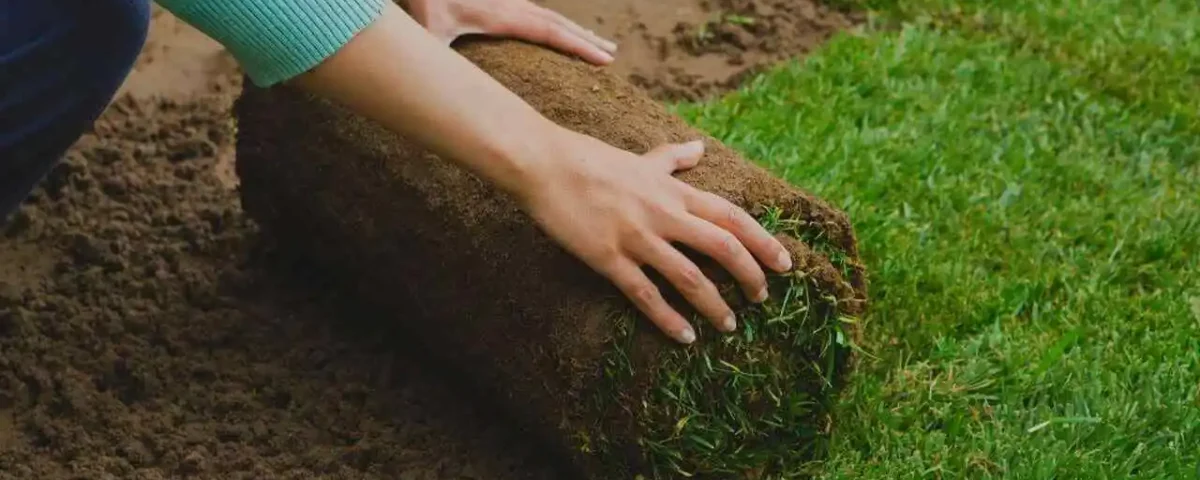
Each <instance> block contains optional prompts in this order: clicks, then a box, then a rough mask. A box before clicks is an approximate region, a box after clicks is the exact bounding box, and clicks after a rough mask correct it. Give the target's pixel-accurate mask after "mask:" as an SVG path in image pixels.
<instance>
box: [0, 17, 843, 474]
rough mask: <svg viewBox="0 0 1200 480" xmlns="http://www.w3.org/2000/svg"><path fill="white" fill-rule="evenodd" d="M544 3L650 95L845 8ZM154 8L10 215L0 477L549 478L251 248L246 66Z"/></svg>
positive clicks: (816, 38)
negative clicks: (614, 46) (239, 121)
mask: <svg viewBox="0 0 1200 480" xmlns="http://www.w3.org/2000/svg"><path fill="white" fill-rule="evenodd" d="M541 3H544V4H546V5H548V6H551V7H553V8H555V9H557V10H559V11H561V12H563V13H565V14H567V15H569V16H571V17H572V18H575V19H577V20H578V21H579V22H580V23H582V24H584V25H585V26H587V27H589V28H594V29H596V30H597V31H599V32H601V33H602V34H605V35H608V36H609V37H610V38H614V39H615V40H617V41H618V43H619V44H620V46H621V47H620V48H621V52H620V53H619V55H618V57H619V58H618V61H617V62H616V63H615V64H614V65H613V66H612V67H611V68H614V69H617V70H618V71H619V72H620V73H622V74H624V75H627V78H630V79H631V80H632V81H634V82H635V83H636V84H638V85H640V86H642V87H644V88H646V89H648V90H649V91H650V92H652V93H653V94H654V95H655V96H656V97H658V98H660V99H663V100H678V99H695V98H701V97H704V96H709V95H713V94H716V93H719V92H721V91H724V90H726V89H728V88H730V87H732V86H735V85H736V84H737V82H738V81H740V80H741V79H743V78H744V77H745V75H747V72H754V71H755V70H756V69H758V68H762V67H763V66H766V65H770V64H771V63H772V62H775V61H778V60H780V59H782V58H785V57H788V56H795V55H801V54H804V53H806V52H808V51H809V50H810V49H812V48H813V47H815V46H817V45H819V44H820V43H821V42H822V41H824V40H825V39H826V38H828V36H829V35H830V34H831V33H833V32H835V31H836V30H838V29H841V28H846V27H848V26H850V25H852V24H853V23H854V20H853V19H851V18H848V17H847V16H845V15H843V14H841V13H838V12H834V11H830V10H828V9H825V8H823V7H819V6H815V5H813V4H811V3H809V2H808V1H807V0H792V1H769V0H721V1H716V2H701V1H697V0H664V1H660V2H650V1H632V0H623V1H613V2H604V5H605V6H604V9H601V7H598V6H595V3H596V2H583V1H579V0H546V1H545V2H541ZM157 15H158V16H157V17H156V19H155V20H154V24H153V28H152V32H151V37H150V40H149V42H148V43H147V45H146V48H145V49H144V52H143V57H142V59H141V61H140V62H139V64H138V66H137V68H136V70H135V72H134V74H133V75H132V76H131V77H130V79H129V81H128V82H127V83H126V85H125V88H124V89H123V92H122V97H121V99H119V100H118V101H117V102H115V103H114V104H113V105H112V106H111V107H110V108H109V109H108V110H107V111H106V112H105V114H104V116H103V117H102V118H101V120H100V121H98V122H97V124H96V126H95V129H94V131H93V132H89V133H88V134H87V135H85V136H84V137H83V138H81V139H80V141H79V142H78V143H77V144H76V145H75V146H74V147H73V148H72V150H71V151H70V152H69V154H68V155H67V156H66V158H65V159H64V161H63V162H62V164H61V165H60V166H59V167H58V168H56V169H55V170H54V171H53V172H52V173H51V175H50V176H49V177H48V178H47V179H46V180H45V181H44V182H43V185H42V186H41V187H40V188H39V190H38V191H37V192H36V193H35V194H34V196H33V197H32V198H31V199H30V200H29V201H28V202H27V203H26V205H25V206H24V207H23V209H22V210H21V212H19V213H18V214H17V215H16V216H15V217H14V218H12V219H11V221H10V222H9V224H8V225H6V226H4V227H0V231H2V233H0V479H7V478H22V479H24V478H30V479H33V478H36V479H59V478H80V479H84V478H86V479H101V478H146V479H153V478H181V477H190V478H214V479H216V478H220V479H226V478H254V479H273V478H355V479H359V478H390V479H411V480H416V479H430V480H433V479H439V480H440V479H494V480H506V479H526V478H529V479H549V478H556V475H555V470H554V468H553V462H552V459H546V458H540V457H539V455H538V452H539V448H538V446H537V445H533V444H531V443H530V442H529V441H528V440H526V439H524V438H521V436H520V435H519V434H517V433H514V430H513V429H512V428H510V426H509V425H506V424H505V423H504V421H502V420H500V419H499V418H498V417H497V415H496V414H495V412H493V411H491V410H489V408H488V407H487V406H486V405H485V404H482V403H478V402H475V401H473V399H471V398H465V397H466V396H465V395H463V394H462V393H461V392H458V391H457V390H455V388H454V387H452V386H450V384H449V383H448V382H447V381H446V380H447V379H445V378H444V377H443V376H441V375H439V373H438V372H437V371H436V368H434V366H430V365H427V364H425V363H423V362H421V361H420V358H418V357H419V356H417V355H412V354H410V353H409V352H407V350H406V348H404V347H403V345H404V344H405V342H404V341H403V339H397V338H395V335H394V333H393V332H390V331H387V330H385V329H382V327H377V326H375V324H373V323H372V322H371V321H370V320H371V316H370V314H369V313H365V312H358V311H354V309H353V308H352V306H351V305H350V302H348V301H347V300H346V299H342V298H338V297H337V296H336V294H332V293H326V292H329V291H331V290H332V289H330V288H329V286H323V285H321V284H320V281H319V279H314V278H311V276H310V275H306V272H305V271H304V270H303V269H302V268H301V267H295V266H286V265H280V264H278V263H277V262H276V261H275V260H274V259H272V258H271V257H270V256H269V255H265V254H263V253H262V252H259V251H258V250H257V245H258V244H257V242H256V240H257V235H256V229H255V227H254V225H252V224H251V223H250V222H248V221H247V220H246V219H245V217H244V215H243V214H242V211H241V208H240V205H239V201H238V197H237V192H236V191H235V190H234V186H235V184H236V179H235V178H234V177H233V175H232V169H231V168H230V166H231V162H232V161H233V130H232V127H231V116H230V113H229V108H230V103H231V101H232V99H233V95H235V94H236V92H237V91H238V88H239V81H240V79H239V75H238V72H237V68H236V64H235V63H234V62H232V61H231V60H230V59H229V57H228V55H226V54H225V53H224V52H222V50H221V49H220V48H219V46H217V45H215V44H214V43H212V42H211V41H210V40H208V39H206V38H204V37H203V36H202V35H200V34H198V33H196V32H195V31H194V30H192V29H191V28H190V27H187V26H186V25H183V24H181V23H180V22H178V21H177V20H176V19H174V18H172V17H171V16H169V15H167V14H165V13H161V12H160V13H158V14H157ZM730 15H732V16H730ZM748 19H749V20H748ZM297 161H303V159H297Z"/></svg>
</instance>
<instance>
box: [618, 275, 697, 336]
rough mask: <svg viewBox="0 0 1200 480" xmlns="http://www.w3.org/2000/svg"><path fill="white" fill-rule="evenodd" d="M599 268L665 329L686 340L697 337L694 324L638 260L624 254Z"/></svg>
mask: <svg viewBox="0 0 1200 480" xmlns="http://www.w3.org/2000/svg"><path fill="white" fill-rule="evenodd" d="M599 270H600V271H601V272H602V273H604V274H605V275H606V276H607V277H608V278H609V280H610V281H612V282H613V284H615V285H616V286H617V288H619V289H620V290H621V293H624V294H625V296H626V297H628V298H629V300H630V301H632V302H633V304H634V305H635V306H636V307H637V308H638V310H640V311H641V312H642V313H643V314H645V315H646V317H648V318H649V319H650V321H651V322H652V323H654V324H655V325H656V326H657V327H658V329H659V330H661V331H662V332H663V333H665V334H667V335H668V336H670V337H671V338H673V339H675V341H677V342H679V343H683V344H690V343H692V342H695V341H696V331H695V330H694V329H693V328H692V326H691V324H689V323H688V322H687V320H685V319H684V318H683V316H682V315H680V314H679V312H676V311H675V309H673V308H671V306H670V305H668V304H667V301H666V300H664V299H663V297H662V293H661V292H659V290H658V287H657V286H655V285H654V282H651V281H650V278H649V277H647V276H646V273H645V272H643V271H642V269H641V268H639V267H638V266H637V264H635V263H633V262H632V261H630V260H629V259H627V258H622V259H620V260H618V261H615V262H612V263H611V264H610V265H608V266H606V267H604V268H601V269H599Z"/></svg>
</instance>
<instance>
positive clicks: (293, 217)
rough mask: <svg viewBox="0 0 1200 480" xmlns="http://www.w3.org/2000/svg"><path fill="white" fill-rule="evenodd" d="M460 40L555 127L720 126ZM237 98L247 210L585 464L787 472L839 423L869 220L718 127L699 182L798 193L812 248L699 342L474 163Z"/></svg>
mask: <svg viewBox="0 0 1200 480" xmlns="http://www.w3.org/2000/svg"><path fill="white" fill-rule="evenodd" d="M459 49H460V51H461V52H462V53H463V54H464V55H465V56H466V57H467V58H469V59H471V60H472V61H474V62H476V63H477V64H478V65H479V66H480V67H481V68H483V69H484V70H485V71H487V72H488V73H490V74H491V75H492V76H493V77H495V78H497V79H498V80H499V81H500V82H501V83H503V84H505V85H506V86H507V87H508V88H510V89H512V90H513V91H515V92H516V93H517V94H518V95H520V96H522V97H523V98H525V99H526V101H528V102H529V103H530V104H531V105H533V106H534V108H536V109H538V110H539V111H541V112H542V113H543V114H546V115H547V116H548V117H550V118H551V119H552V120H554V121H555V122H557V123H559V124H562V125H564V126H567V127H568V128H571V129H573V130H576V131H580V132H583V133H586V134H588V135H592V136H594V137H597V138H599V139H601V140H603V141H606V142H609V143H611V144H614V145H616V146H618V147H620V148H624V149H626V150H629V151H634V152H644V151H647V150H649V149H650V148H652V147H654V146H656V145H659V144H661V143H663V142H681V141H686V140H688V139H691V138H697V137H704V136H703V135H702V134H701V133H700V132H698V131H696V130H694V129H692V128H691V127H689V126H688V125H686V124H685V123H684V122H683V121H682V120H681V119H679V118H677V117H674V116H671V115H669V114H668V113H667V111H666V110H665V109H664V108H663V107H662V106H661V105H660V104H658V103H657V102H655V101H653V100H652V99H651V98H650V97H649V96H647V95H646V94H645V93H644V92H643V91H641V90H640V89H638V88H637V87H636V86H634V85H633V84H631V83H629V82H627V81H625V80H623V79H621V78H620V77H617V76H615V75H613V74H612V73H611V72H609V71H606V70H603V69H597V68H595V67H591V66H588V65H586V64H584V63H582V62H579V61H573V60H570V59H568V58H566V57H564V56H561V55H558V54H556V53H553V52H550V51H549V50H546V49H542V48H539V47H534V46H530V45H527V44H522V43H518V42H508V41H483V42H470V43H466V44H463V45H460V46H459ZM235 112H236V114H237V117H238V130H239V138H238V160H237V172H238V174H239V176H240V178H241V179H242V191H243V204H244V206H245V208H246V210H247V212H248V213H249V214H250V215H251V216H252V217H254V218H255V219H256V220H257V221H258V222H259V223H260V224H262V225H263V226H264V227H265V229H266V231H268V232H269V233H270V235H271V237H272V238H274V239H276V241H278V243H279V245H278V247H279V248H280V249H282V250H284V251H287V252H288V254H289V255H291V256H293V257H295V258H298V259H303V261H308V262H312V264H314V265H316V266H318V267H319V268H321V269H323V271H326V272H328V274H329V275H330V276H331V278H335V279H336V281H337V282H338V283H341V284H342V285H343V288H344V291H346V292H352V294H353V296H354V297H355V298H361V299H363V300H364V303H365V304H367V305H370V306H371V307H372V308H373V309H375V310H376V311H380V312H391V313H390V315H389V317H390V319H391V321H392V322H393V323H395V324H397V325H401V326H402V327H403V328H404V330H405V331H408V332H410V333H411V334H412V335H413V337H414V338H416V339H418V341H419V342H420V343H421V344H422V345H424V346H425V347H426V348H427V349H428V350H429V351H430V352H431V353H432V354H433V355H435V358H437V359H439V360H441V361H443V362H445V363H446V364H448V365H450V366H451V367H452V368H455V369H456V370H457V371H458V372H460V374H461V375H462V376H463V378H465V379H468V380H469V381H468V383H469V384H470V385H472V386H474V387H478V388H480V389H482V392H483V394H484V395H486V398H492V399H496V400H498V401H499V402H502V403H504V404H505V405H506V407H507V408H508V411H510V412H512V413H513V414H514V415H515V416H516V418H517V419H519V421H520V423H521V424H522V425H524V426H527V427H529V429H530V431H531V432H532V433H534V434H536V435H537V436H538V437H540V438H542V439H544V440H546V441H548V442H549V444H550V445H551V446H553V447H555V448H557V449H558V451H559V452H560V453H561V454H562V455H565V456H567V457H569V458H572V459H573V460H574V461H573V465H575V466H577V467H578V469H579V473H580V474H581V475H583V476H584V477H585V478H594V479H600V478H606V479H607V478H633V477H634V476H635V475H637V474H643V475H646V476H648V477H650V478H676V477H677V476H678V475H679V472H689V473H691V474H695V475H697V476H698V478H730V477H731V475H736V477H743V476H746V478H758V476H763V478H774V476H777V475H787V474H791V473H794V472H795V471H796V470H794V469H796V468H799V467H800V466H801V464H802V463H803V461H804V460H807V457H806V455H807V453H810V452H811V448H812V446H813V444H815V443H816V442H817V440H818V437H819V435H818V434H817V432H822V431H825V430H827V429H826V428H825V426H826V423H827V421H828V419H827V418H826V411H825V407H827V403H828V400H829V399H830V396H831V395H832V394H833V393H834V392H835V391H836V386H838V385H840V384H841V381H842V380H843V379H844V375H845V374H846V373H847V372H848V371H849V368H848V364H849V360H850V353H851V352H850V349H849V348H848V347H847V346H846V344H845V343H837V342H835V341H834V340H833V339H834V338H835V337H836V336H837V335H838V334H844V335H845V336H846V337H849V338H857V331H856V330H855V326H854V324H852V323H843V322H841V320H842V319H844V317H846V316H855V315H858V314H860V313H861V312H862V309H863V305H864V302H865V298H866V295H865V288H864V287H865V286H864V278H863V271H862V266H861V265H860V264H859V263H858V252H857V245H856V242H855V239H854V235H853V231H852V229H851V227H850V224H849V222H848V221H847V219H846V217H845V215H844V214H842V213H841V212H840V211H837V210H835V209H833V208H831V207H830V206H829V205H827V204H826V203H824V202H823V201H821V200H820V199H817V198H814V197H813V196H811V195H809V194H807V193H806V192H803V191H801V190H798V189H796V188H794V187H792V186H790V185H788V184H787V183H785V182H783V181H782V180H779V179H778V178H776V177H774V176H772V175H771V174H770V173H768V172H767V171H765V170H763V169H761V168H759V167H757V166H755V165H753V164H751V163H748V162H746V161H744V160H743V159H742V158H741V157H740V156H739V155H738V154H737V153H736V152H734V151H732V150H730V149H729V148H727V147H725V146H723V145H721V144H720V143H719V142H716V141H715V140H713V139H711V138H710V139H709V148H708V152H707V153H706V158H705V160H703V161H702V162H701V165H700V166H699V167H697V168H695V169H693V170H690V171H687V172H683V173H681V174H680V175H679V177H680V178H681V179H682V180H684V181H686V182H689V183H691V184H692V185H695V186H697V187H699V188H701V189H704V190H707V191H710V192H713V193H716V194H718V195H722V196H724V197H726V198H728V199H730V200H731V201H733V202H734V203H737V204H739V205H741V206H743V207H744V208H749V209H752V210H754V211H758V212H759V213H760V214H761V215H766V216H770V214H768V213H767V209H772V208H775V209H778V210H777V214H776V215H777V223H779V224H780V225H784V226H785V228H783V229H782V230H783V231H784V233H787V234H792V235H795V236H797V237H802V238H804V239H806V240H810V241H812V243H811V244H805V243H801V242H799V241H792V242H789V243H790V244H791V245H792V252H793V255H794V257H795V259H796V264H797V265H798V266H799V268H798V271H799V273H798V274H797V275H795V276H789V277H787V278H784V279H781V280H780V281H779V282H778V283H777V285H776V288H775V295H776V299H777V300H776V301H773V302H771V303H770V306H768V307H766V309H765V310H763V311H756V312H753V313H748V312H746V311H743V312H742V314H740V315H739V317H741V318H743V319H746V320H744V322H745V326H744V327H743V329H742V332H743V333H741V334H740V335H738V336H735V337H733V339H732V340H729V341H718V340H717V339H716V338H711V339H710V338H705V337H706V335H705V333H712V332H708V331H707V330H705V329H704V328H703V327H701V338H702V340H701V341H700V345H699V346H698V347H697V348H696V349H684V348H680V347H678V346H677V345H675V344H673V343H671V342H669V341H667V340H666V339H665V338H664V336H662V335H661V334H659V333H657V331H654V330H652V329H651V328H649V327H648V326H647V325H648V322H644V321H641V320H640V319H639V320H636V321H633V320H634V319H635V317H636V315H633V314H632V312H631V309H630V308H629V307H628V306H627V304H626V302H625V301H624V300H623V298H621V297H620V296H619V295H618V294H617V293H616V292H615V289H614V288H612V286H611V285H609V284H608V283H607V282H606V281H604V280H603V278H602V277H600V276H599V275H597V274H596V273H595V272H592V271H591V270H589V269H588V268H587V267H586V266H585V265H583V264H582V263H581V262H579V261H578V260H576V259H575V258H573V257H571V256H570V255H569V254H567V253H566V252H564V251H563V250H562V249H561V248H560V247H558V246H557V245H556V244H554V243H553V242H552V241H550V240H549V239H548V238H547V237H545V236H544V235H543V234H542V233H541V232H540V230H538V229H537V227H536V226H535V224H534V223H533V222H532V221H531V220H529V219H528V218H527V217H526V216H525V215H524V214H523V213H521V212H520V211H519V210H518V209H517V208H516V206H515V204H514V203H513V202H512V201H511V200H510V199H508V198H507V197H505V196H503V195H501V194H499V193H498V192H496V191H495V190H493V189H492V188H491V187H490V186H489V185H487V184H485V183H483V182H481V181H479V180H478V179H476V178H475V177H473V176H472V175H470V174H469V173H468V172H466V171H465V170H461V169H459V168H457V167H455V166H453V165H452V164H450V163H448V162H445V161H443V160H441V159H439V158H437V157H436V156H433V155H431V154H429V153H427V152H425V151H423V150H421V149H419V148H418V147H416V146H415V145H413V144H412V143H410V142H406V141H405V140H404V139H401V138H397V137H396V136H395V135H393V134H391V133H390V132H387V131H386V130H383V129H382V128H381V127H379V126H378V125H376V124H374V123H373V122H370V121H367V120H364V119H361V118H359V117H356V116H354V115H351V114H349V113H348V112H347V111H345V110H344V109H342V108H339V107H337V106H335V105H333V104H331V103H329V102H325V101H321V100H317V99H314V98H311V97H309V96H307V95H303V94H300V93H298V92H296V91H293V90H290V89H287V88H274V89H270V90H262V89H258V88H254V87H252V86H247V88H246V89H245V90H244V92H243V95H242V97H241V98H240V99H239V100H238V102H237V104H236V107H235ZM818 239H819V240H818ZM710 267H711V265H710ZM788 299H790V303H789V300H788ZM789 305H790V308H789ZM414 308H415V310H413V309H414ZM755 308H756V307H749V309H750V310H754V309H755ZM756 317H757V318H759V319H760V320H761V321H760V322H758V323H756V322H755V321H754V320H752V319H753V318H756ZM768 320H770V321H768ZM713 364H717V365H726V366H728V368H713V367H712V365H713ZM705 365H707V370H704V368H705V367H704V366H705ZM811 365H818V366H831V367H832V368H828V369H826V368H809V366H811ZM748 372H749V373H748ZM743 375H745V378H741V377H742V376H743ZM827 382H831V383H832V384H833V385H834V388H826V384H827ZM689 415H691V416H694V418H690V417H689V418H690V419H689V418H685V417H688V416H689ZM672 429H674V431H673V432H672V431H671V430H672ZM705 436H707V437H708V438H707V439H705V438H704V437H705ZM697 437H699V438H701V441H699V442H696V441H694V438H697ZM743 447H745V448H743ZM754 470H756V471H757V473H756V474H753V473H746V472H747V471H754Z"/></svg>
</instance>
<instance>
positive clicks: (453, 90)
mask: <svg viewBox="0 0 1200 480" xmlns="http://www.w3.org/2000/svg"><path fill="white" fill-rule="evenodd" d="M291 83H292V84H293V85H295V86H297V87H299V88H302V89H305V90H307V91H310V92H313V93H314V94H317V95H320V96H323V97H326V98H330V99H332V100H334V101H336V102H338V103H340V104H342V105H345V106H347V107H348V108H350V109H351V110H354V111H355V112H357V113H358V114H360V115H363V116H365V117H368V118H371V119H372V120H375V121H378V122H380V123H381V124H382V125H384V126H385V127H387V128H389V129H390V130H392V131H395V132H397V133H400V134H403V135H405V136H407V137H409V138H412V139H413V140H415V141H417V142H419V143H421V144H422V145H425V146H426V147H427V148H429V149H431V150H433V151H435V152H437V153H438V154H441V155H443V156H445V157H446V158H449V159H452V160H455V161H457V162H459V163H460V164H462V165H463V166H465V167H467V168H469V169H470V170H472V171H474V172H476V173H477V174H479V175H481V176H483V177H485V178H487V179H488V180H490V181H492V182H494V183H495V184H497V185H498V186H499V187H501V188H503V189H505V190H507V191H510V192H515V191H517V190H520V189H521V188H524V187H525V186H527V185H528V183H529V182H530V181H531V177H532V176H533V175H534V172H536V171H538V170H539V169H540V168H541V165H539V162H544V161H546V159H548V158H549V156H550V150H551V148H552V147H551V146H550V145H551V144H552V143H553V142H554V141H555V140H556V139H557V138H559V137H561V136H563V135H570V133H569V132H566V131H565V130H564V129H562V128H560V127H558V126H557V125H555V124H554V123H552V122H550V121H549V120H548V119H546V118H545V117H543V116H542V115H541V114H539V113H538V112H537V111H536V110H534V109H533V108H532V107H530V106H529V105H528V104H527V103H525V102H524V101H523V100H522V99H520V98H519V97H517V96H516V95H515V94H513V93H512V92H510V91H509V90H508V89H506V88H504V86H503V85H501V84H500V83H499V82H497V81H496V80H494V79H493V78H491V77H490V76H488V75H487V74H486V73H485V72H483V71H482V70H480V69H479V68H478V67H476V66H475V65H474V64H472V63H471V62H469V61H467V60H466V59H465V58H463V57H462V56H460V55H458V54H457V53H455V52H454V51H453V50H451V49H449V48H447V47H446V46H445V45H443V44H441V43H439V42H438V41H437V40H436V39H435V38H434V37H433V36H431V35H430V34H429V33H428V32H427V31H426V30H425V29H424V28H422V27H421V26H420V25H419V24H418V23H416V22H415V21H414V20H413V19H412V18H410V17H409V16H408V15H407V14H405V13H404V11H403V10H401V9H400V8H399V7H397V6H395V5H394V4H391V3H390V2H389V3H388V4H387V5H386V6H385V7H384V11H383V14H382V15H381V16H380V17H379V18H378V19H377V20H376V21H375V22H374V23H372V24H371V25H370V26H368V27H367V28H366V29H364V30H363V31H362V32H360V33H359V34H358V35H357V36H355V37H354V38H353V39H352V40H351V41H350V42H348V43H347V44H346V45H345V46H344V47H343V48H341V49H340V50H339V51H338V52H337V53H336V54H334V55H332V56H330V57H329V58H328V59H326V60H325V61H324V62H322V63H321V64H320V65H318V66H317V67H315V68H313V69H312V70H311V71H309V72H307V73H305V74H303V75H301V76H299V77H297V78H295V79H294V80H293V81H292V82H291Z"/></svg>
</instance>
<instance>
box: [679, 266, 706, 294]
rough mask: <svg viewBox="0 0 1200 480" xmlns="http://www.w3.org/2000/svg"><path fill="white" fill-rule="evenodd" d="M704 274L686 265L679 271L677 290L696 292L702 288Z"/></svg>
mask: <svg viewBox="0 0 1200 480" xmlns="http://www.w3.org/2000/svg"><path fill="white" fill-rule="evenodd" d="M704 282H705V278H704V274H703V273H702V272H701V271H700V269H699V268H697V267H696V266H694V265H688V266H685V267H682V268H680V269H679V288H680V289H683V290H688V291H697V290H700V289H702V288H704Z"/></svg>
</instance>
